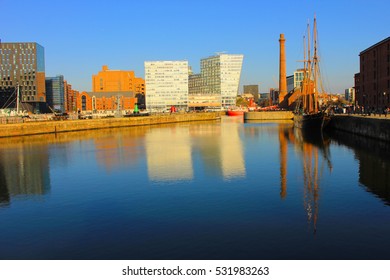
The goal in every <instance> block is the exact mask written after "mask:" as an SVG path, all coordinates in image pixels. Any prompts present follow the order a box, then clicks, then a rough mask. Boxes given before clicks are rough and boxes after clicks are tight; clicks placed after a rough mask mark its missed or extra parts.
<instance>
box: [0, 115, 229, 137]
mask: <svg viewBox="0 0 390 280" xmlns="http://www.w3.org/2000/svg"><path fill="white" fill-rule="evenodd" d="M221 114H222V113H221V112H207V113H174V114H158V115H151V116H141V117H132V118H103V119H85V120H60V121H39V122H24V123H14V124H1V125H0V127H1V129H0V137H12V136H27V135H37V134H48V133H62V132H72V131H82V130H93V129H105V128H118V127H130V126H141V125H157V124H168V123H179V122H193V121H210V120H219V119H220V118H221Z"/></svg>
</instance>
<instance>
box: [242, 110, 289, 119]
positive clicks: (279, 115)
mask: <svg viewBox="0 0 390 280" xmlns="http://www.w3.org/2000/svg"><path fill="white" fill-rule="evenodd" d="M293 117H294V114H293V112H291V111H264V112H245V113H244V120H245V121H254V120H292V119H293Z"/></svg>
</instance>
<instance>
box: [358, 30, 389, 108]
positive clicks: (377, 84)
mask: <svg viewBox="0 0 390 280" xmlns="http://www.w3.org/2000/svg"><path fill="white" fill-rule="evenodd" d="M359 56H360V73H357V74H355V94H356V100H357V103H358V104H357V105H359V106H364V107H366V108H368V109H370V110H382V109H383V108H384V107H389V106H390V96H389V95H390V37H388V38H386V39H384V40H382V41H380V42H378V43H376V44H375V45H373V46H371V47H369V48H367V49H365V50H364V51H362V52H361V53H360V54H359Z"/></svg>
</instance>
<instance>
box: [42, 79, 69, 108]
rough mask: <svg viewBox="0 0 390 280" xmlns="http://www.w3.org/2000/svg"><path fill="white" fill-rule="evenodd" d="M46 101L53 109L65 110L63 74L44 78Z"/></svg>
mask: <svg viewBox="0 0 390 280" xmlns="http://www.w3.org/2000/svg"><path fill="white" fill-rule="evenodd" d="M46 102H47V104H48V105H49V106H50V107H51V108H52V109H53V110H56V111H61V112H65V89H64V76H62V75H58V76H56V77H47V78H46Z"/></svg>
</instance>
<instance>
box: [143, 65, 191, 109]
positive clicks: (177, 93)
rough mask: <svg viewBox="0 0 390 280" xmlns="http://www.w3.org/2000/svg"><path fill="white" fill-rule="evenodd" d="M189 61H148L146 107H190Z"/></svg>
mask: <svg viewBox="0 0 390 280" xmlns="http://www.w3.org/2000/svg"><path fill="white" fill-rule="evenodd" d="M188 71H189V68H188V61H184V60H182V61H146V62H145V83H146V92H147V94H146V108H147V109H148V110H164V109H166V108H169V107H171V106H175V107H177V108H178V109H187V107H188Z"/></svg>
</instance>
